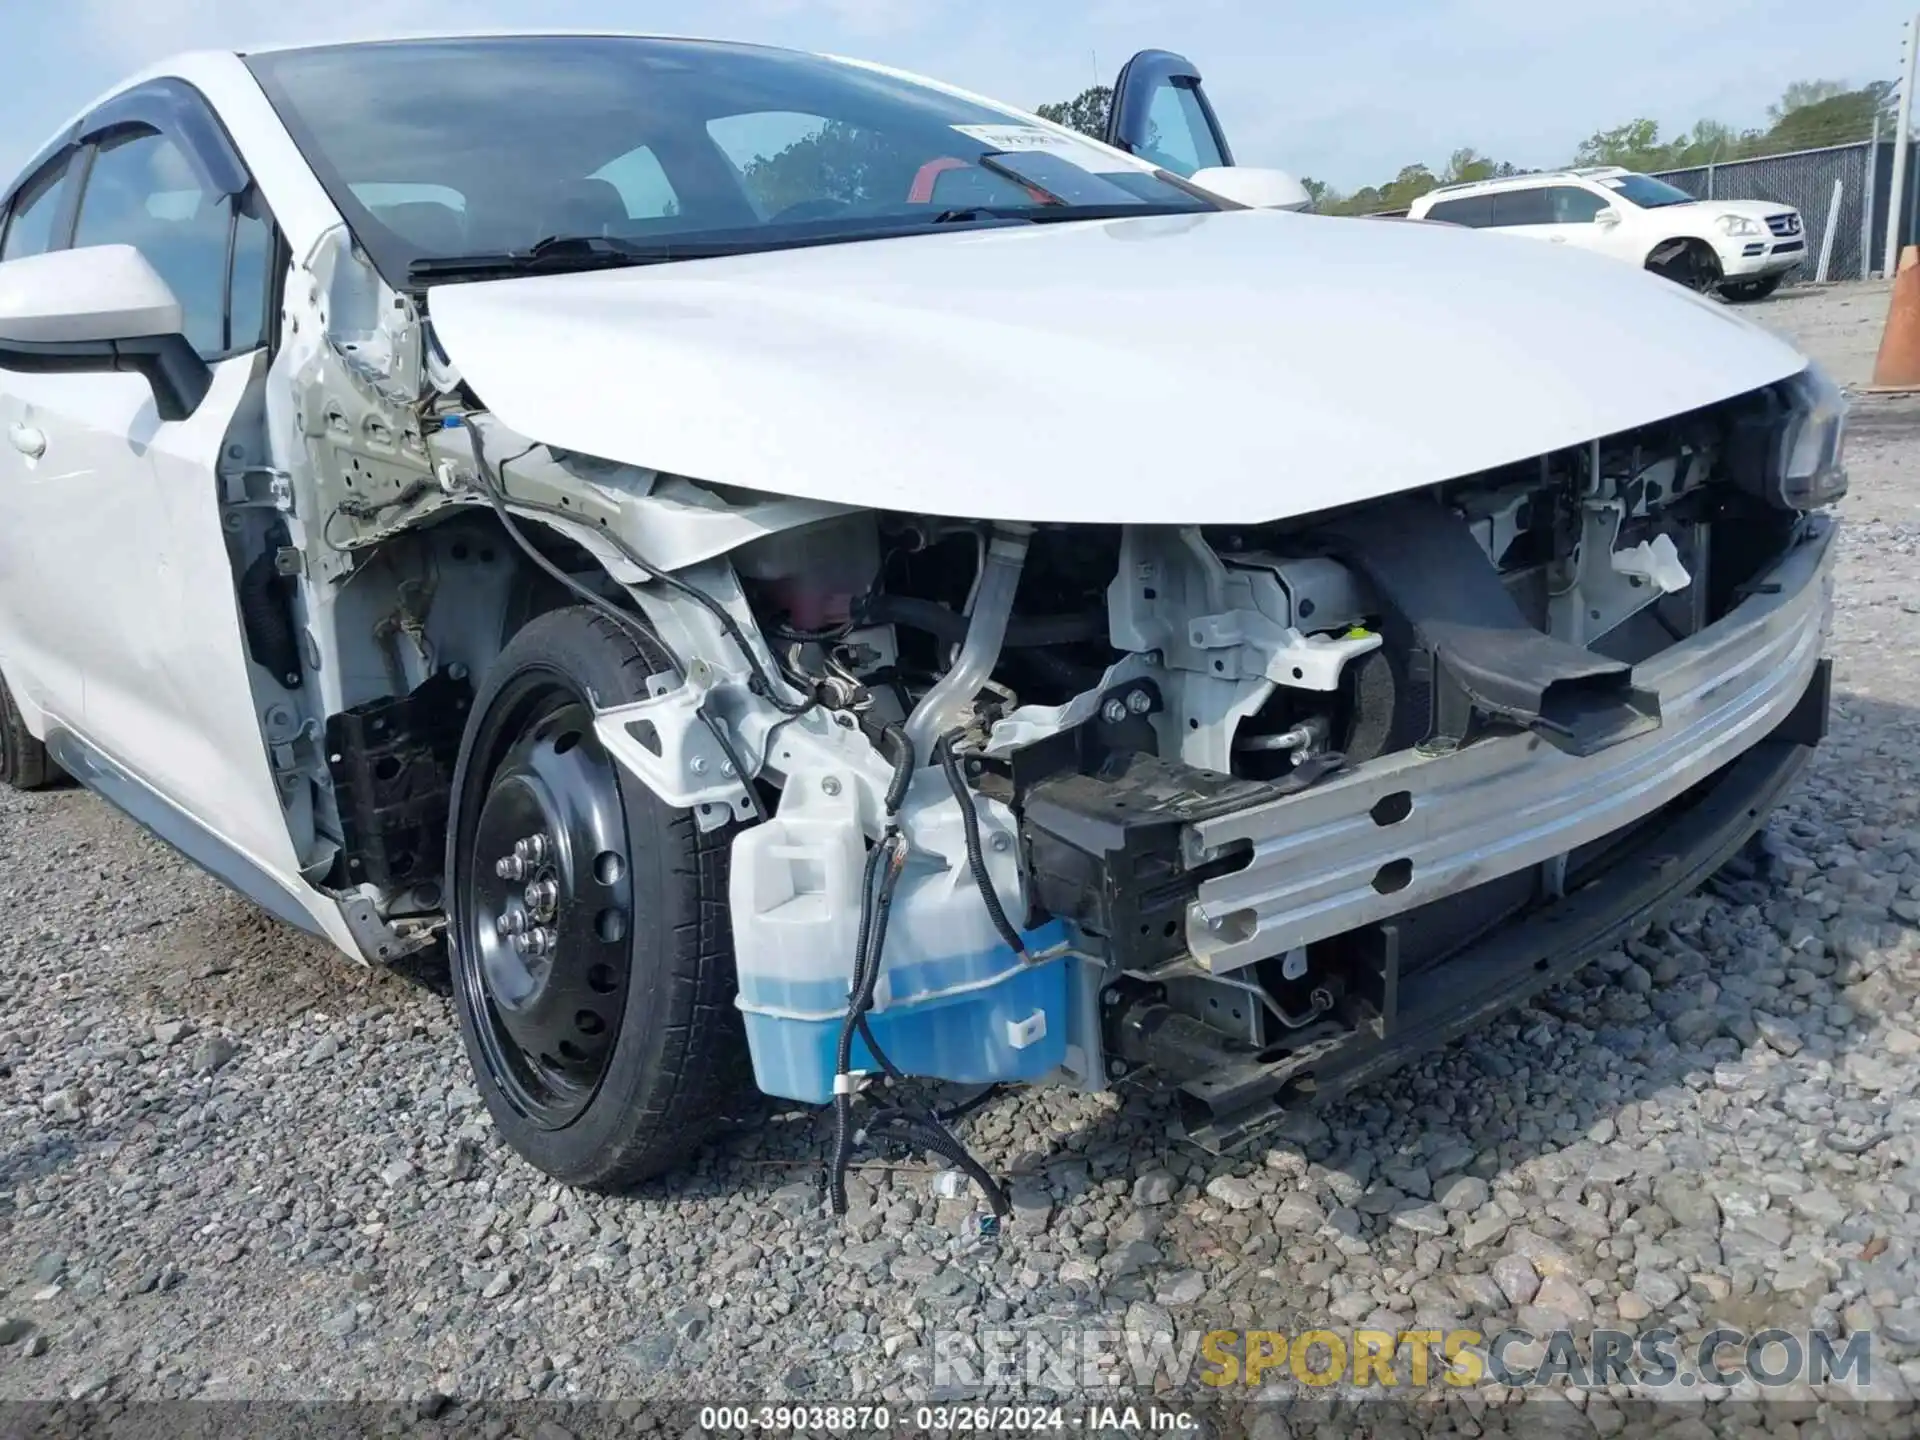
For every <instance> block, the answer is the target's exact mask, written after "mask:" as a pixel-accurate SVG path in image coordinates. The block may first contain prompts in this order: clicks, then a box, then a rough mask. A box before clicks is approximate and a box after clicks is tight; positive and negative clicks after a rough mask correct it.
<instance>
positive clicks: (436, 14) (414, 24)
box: [0, 0, 1915, 190]
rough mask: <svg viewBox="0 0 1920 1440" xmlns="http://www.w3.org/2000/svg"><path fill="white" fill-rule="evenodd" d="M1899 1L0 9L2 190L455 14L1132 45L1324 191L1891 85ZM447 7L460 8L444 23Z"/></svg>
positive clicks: (429, 3)
mask: <svg viewBox="0 0 1920 1440" xmlns="http://www.w3.org/2000/svg"><path fill="white" fill-rule="evenodd" d="M1914 3H1915V0H1829V3H1826V4H1816V5H1810V4H1807V3H1806V0H1694V3H1693V4H1692V5H1676V4H1674V3H1673V0H1607V3H1605V4H1598V3H1587V0H1347V3H1346V4H1344V5H1341V4H1328V3H1326V0H463V3H462V4H460V5H459V6H457V7H452V8H451V9H450V7H449V6H448V5H447V4H446V3H445V0H0V182H3V181H4V180H5V179H8V178H11V177H12V176H13V175H14V174H15V173H16V172H17V171H18V170H19V169H20V168H21V167H22V166H23V165H24V164H25V162H26V161H27V160H28V159H29V158H30V157H31V156H32V155H33V154H34V152H35V151H37V150H38V149H39V148H40V146H41V145H42V143H43V142H44V141H46V140H47V139H48V138H50V137H51V135H52V134H53V133H54V132H55V131H56V130H57V129H59V128H60V127H61V126H62V125H63V124H65V123H66V122H67V120H69V119H70V118H71V117H72V116H73V115H74V114H75V113H76V112H77V111H79V110H80V109H81V108H82V107H83V106H85V105H87V104H88V103H89V102H90V101H92V100H93V99H94V98H96V97H97V96H98V95H99V94H100V93H101V92H103V91H105V90H106V89H108V88H109V87H111V86H112V85H114V84H115V83H116V82H117V81H118V80H119V79H120V78H121V77H123V76H125V75H127V74H129V73H131V72H132V71H134V70H136V69H139V68H141V67H143V66H145V65H147V64H150V63H152V62H154V61H156V60H160V59H162V58H164V57H166V56H167V55H170V54H172V53H175V52H177V51H180V50H185V49H198V48H223V49H245V48H247V47H249V46H254V45H263V44H287V43H304V42H313V41H320V40H338V39H351V38H362V37H368V36H376V35H389V34H396V33H413V32H420V31H431V30H434V29H436V28H445V27H447V26H448V25H449V24H455V25H457V26H459V27H460V28H463V29H492V28H500V27H525V28H541V27H546V28H556V29H557V28H595V27H600V28H607V29H622V30H642V31H650V32H658V33H664V34H693V35H702V36H707V37H711V38H717V39H734V40H754V41H760V42H763V43H767V44H775V45H788V46H793V47H795V48H798V49H806V50H823V51H829V52H832V53H835V54H842V55H851V56H856V57H858V58H861V59H866V60H875V61H880V62H883V63H886V64H890V65H896V66H899V67H901V68H904V69H908V70H914V71H918V72H920V73H922V74H927V75H932V76H934V77H936V78H938V79H942V80H946V81H948V82H950V83H953V84H957V85H961V86H965V87H966V88H968V89H971V90H975V91H978V92H980V93H983V94H986V95H990V96H992V97H994V98H995V99H998V100H1002V101H1005V102H1007V103H1009V104H1013V105H1017V106H1020V107H1022V108H1031V107H1033V106H1035V105H1038V104H1041V103H1043V102H1046V101H1050V100H1060V99H1066V98H1070V97H1071V96H1073V95H1075V94H1077V93H1078V92H1079V91H1080V90H1082V89H1083V88H1085V87H1086V86H1088V85H1090V84H1094V83H1096V82H1099V83H1111V82H1112V79H1113V77H1114V74H1115V73H1116V72H1117V71H1118V70H1119V68H1120V66H1121V64H1122V63H1124V62H1125V60H1126V59H1127V57H1128V56H1129V55H1131V54H1132V53H1133V52H1134V51H1136V50H1140V49H1145V48H1157V49H1167V50H1176V51H1179V52H1180V53H1182V54H1184V55H1186V56H1187V57H1188V58H1189V59H1191V60H1193V61H1194V62H1195V63H1196V64H1197V65H1198V67H1199V69H1200V71H1201V73H1202V74H1203V75H1204V76H1205V77H1206V88H1207V93H1208V95H1209V97H1210V98H1211V99H1212V101H1213V105H1214V109H1215V110H1216V111H1217V112H1218V114H1219V116H1220V119H1221V123H1222V125H1223V126H1224V127H1225V129H1226V132H1227V138H1228V140H1229V142H1230V143H1231V144H1232V146H1233V149H1234V158H1235V159H1236V160H1237V161H1238V162H1239V163H1241V164H1243V165H1272V166H1278V167H1280V168H1283V169H1287V170H1291V171H1293V172H1295V173H1296V174H1302V175H1310V176H1313V177H1315V178H1317V179H1321V180H1327V181H1331V182H1332V183H1333V184H1334V185H1336V186H1338V187H1339V188H1341V189H1343V190H1351V189H1355V188H1358V187H1359V186H1361V185H1364V184H1371V183H1377V182H1380V181H1383V180H1386V179H1390V178H1391V177H1392V176H1393V175H1394V174H1395V173H1396V172H1397V171H1398V170H1399V169H1400V167H1401V166H1402V165H1405V164H1409V163H1412V162H1414V161H1425V162H1426V163H1428V164H1429V165H1431V166H1433V167H1434V168H1435V169H1438V168H1440V167H1442V166H1443V165H1444V164H1445V163H1446V160H1447V157H1448V155H1449V154H1450V153H1451V152H1452V151H1453V150H1454V149H1455V148H1457V147H1459V146H1462V145H1470V146H1472V147H1473V148H1475V149H1476V150H1478V151H1480V152H1481V153H1482V154H1486V155H1491V156H1493V157H1495V158H1498V159H1503V160H1510V161H1512V162H1514V163H1515V164H1518V165H1522V166H1527V167H1534V166H1546V165H1553V164H1558V163H1562V162H1564V161H1566V160H1567V159H1568V158H1570V157H1571V155H1572V152H1573V149H1574V147H1575V146H1576V145H1578V144H1579V142H1580V141H1581V140H1582V139H1583V138H1585V137H1586V136H1587V135H1589V134H1591V133H1593V132H1594V131H1595V130H1599V129H1604V128H1609V127H1611V126H1613V125H1617V124H1620V123H1623V122H1625V121H1627V120H1630V119H1633V118H1635V117H1637V116H1648V117H1651V118H1653V119H1656V120H1659V121H1660V122H1661V126H1662V129H1663V131H1666V132H1669V133H1670V132H1672V131H1674V130H1678V129H1683V128H1685V127H1686V126H1688V125H1691V124H1692V123H1693V122H1694V121H1695V120H1698V119H1700V118H1702V117H1711V118H1714V119H1720V120H1724V121H1726V122H1728V123H1730V124H1733V125H1736V126H1744V125H1758V124H1763V123H1764V120H1765V111H1766V107H1767V105H1768V104H1769V103H1770V102H1772V101H1773V100H1775V99H1776V98H1778V96H1779V94H1780V92H1781V91H1782V90H1784V89H1785V88H1786V86H1787V85H1788V84H1789V83H1790V82H1792V81H1794V80H1800V79H1816V78H1818V79H1838V80H1847V81H1850V82H1852V83H1854V84H1863V83H1865V82H1866V81H1869V80H1874V79H1892V78H1895V76H1896V74H1897V72H1898V70H1899V67H1900V56H1901V49H1900V46H1901V43H1902V35H1903V24H1904V22H1905V21H1906V19H1907V18H1908V16H1909V15H1910V14H1911V13H1912V11H1911V10H1910V9H1909V8H1908V7H1909V6H1911V5H1913V4H1914ZM450 16H457V19H450Z"/></svg>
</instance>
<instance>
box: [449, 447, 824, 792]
mask: <svg viewBox="0 0 1920 1440" xmlns="http://www.w3.org/2000/svg"><path fill="white" fill-rule="evenodd" d="M466 429H467V433H468V435H469V436H470V437H471V438H472V441H473V459H474V467H475V469H476V471H477V472H478V474H479V477H480V488H481V490H482V491H483V492H484V493H485V495H486V497H487V503H488V504H489V505H491V506H492V507H493V513H494V514H495V515H497V516H499V518H500V524H501V527H502V528H503V529H505V530H506V532H507V537H508V538H509V539H510V540H512V541H513V543H514V544H515V545H518V546H519V547H520V549H521V550H522V551H524V552H525V553H526V556H527V558H528V559H529V560H531V561H533V563H534V564H535V565H537V566H539V567H540V568H541V569H542V570H544V571H545V572H546V573H547V574H548V575H550V576H552V577H553V578H554V579H555V580H557V581H558V582H559V583H560V584H562V585H564V586H565V587H566V588H567V589H568V590H571V591H572V592H573V593H574V594H576V595H578V596H579V597H580V598H581V599H582V600H584V601H586V602H587V604H589V605H591V606H592V607H593V608H594V609H596V610H598V611H600V612H601V613H602V614H603V615H605V616H607V617H608V618H609V619H611V620H612V621H613V622H614V624H616V625H618V626H620V627H621V628H622V629H624V630H626V631H627V633H629V634H630V635H633V636H634V637H635V638H637V639H638V640H639V641H640V642H641V648H642V650H645V649H647V648H648V647H649V646H658V647H659V648H660V649H661V650H662V651H664V652H665V653H666V656H667V658H668V660H669V661H670V662H672V665H673V668H674V669H675V670H676V671H677V672H678V673H679V675H680V677H681V679H682V680H684V679H685V678H686V674H687V667H686V664H685V662H683V661H682V660H681V659H680V657H679V656H678V655H675V654H674V653H673V650H672V648H671V647H669V646H668V645H667V643H666V642H665V641H664V640H662V639H661V638H660V637H659V636H658V635H656V634H654V633H653V631H652V629H651V628H649V627H648V626H647V624H646V623H645V622H644V621H643V620H641V619H640V617H639V616H637V615H635V614H634V613H633V612H632V611H630V610H623V609H621V608H620V607H619V606H618V605H616V604H614V603H613V602H612V601H611V600H609V599H607V597H606V596H604V595H601V594H599V593H597V592H596V591H594V590H593V589H592V588H590V587H589V586H586V585H583V584H581V583H580V582H579V581H578V580H576V579H574V577H573V576H571V575H569V574H568V573H567V572H566V571H565V570H562V569H561V568H560V567H559V566H558V565H556V564H554V563H553V561H551V560H549V559H548V558H547V557H546V556H545V555H542V554H541V553H540V551H539V549H538V547H536V546H535V545H534V543H533V542H532V541H531V540H529V539H528V538H527V537H526V533H525V532H524V531H522V530H521V528H520V526H519V523H518V522H517V521H516V520H515V519H514V518H513V512H512V511H510V510H508V509H507V502H506V492H505V491H504V490H503V489H501V488H500V486H499V485H498V484H497V482H496V479H495V476H494V475H493V474H491V473H489V470H490V468H491V467H490V463H489V461H488V460H487V453H486V444H485V442H484V441H482V440H481V438H480V432H479V431H478V430H476V429H474V428H473V427H472V426H471V425H469V426H467V427H466ZM520 453H521V454H522V455H525V454H527V453H528V452H527V451H525V450H523V451H521V452H520ZM515 458H516V459H517V458H519V457H517V456H516V457H515ZM536 508H538V507H536ZM687 588H689V589H690V588H692V587H690V586H689V587H687ZM729 618H731V617H729ZM752 658H753V657H752V654H751V652H748V659H750V660H751V659H752ZM803 708H808V707H803ZM694 713H695V714H696V715H698V716H699V717H700V719H701V721H702V723H704V724H705V725H706V727H707V730H708V732H709V733H710V734H711V735H712V736H713V739H714V743H715V744H716V745H718V746H719V747H720V753H721V754H723V755H725V756H726V757H727V763H728V764H730V765H732V766H733V769H734V773H735V774H736V775H738V776H739V777H740V784H741V785H742V786H743V787H744V788H745V789H746V792H747V803H748V804H749V805H751V806H752V807H753V814H754V818H755V819H756V820H760V821H765V820H766V819H767V818H768V816H767V805H766V802H765V801H764V800H762V799H761V798H760V792H759V790H758V789H756V788H755V786H754V783H753V777H752V776H751V775H750V774H749V773H748V771H747V767H746V762H745V761H744V760H743V759H741V756H740V752H739V750H738V749H737V748H735V746H734V743H733V739H732V737H731V736H729V735H728V734H727V731H726V727H725V726H724V725H722V724H721V723H720V722H719V721H718V719H717V718H716V717H715V716H713V715H711V714H709V713H708V711H707V707H706V705H705V704H702V705H701V706H700V708H699V709H698V710H696V711H695V712H694Z"/></svg>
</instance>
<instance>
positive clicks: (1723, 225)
mask: <svg viewBox="0 0 1920 1440" xmlns="http://www.w3.org/2000/svg"><path fill="white" fill-rule="evenodd" d="M1713 223H1714V224H1716V225H1718V226H1719V227H1720V233H1721V234H1722V235H1764V234H1766V233H1767V227H1766V226H1764V225H1762V224H1761V223H1760V222H1759V221H1758V220H1749V219H1748V218H1747V217H1746V216H1744V215H1722V216H1721V217H1720V218H1719V219H1717V220H1715V221H1714V222H1713Z"/></svg>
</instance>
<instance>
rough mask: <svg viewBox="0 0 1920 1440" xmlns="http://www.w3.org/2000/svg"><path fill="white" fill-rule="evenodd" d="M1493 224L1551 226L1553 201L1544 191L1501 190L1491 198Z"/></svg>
mask: <svg viewBox="0 0 1920 1440" xmlns="http://www.w3.org/2000/svg"><path fill="white" fill-rule="evenodd" d="M1493 223H1494V224H1495V225H1497V226H1507V225H1551V224H1552V223H1553V201H1552V200H1551V199H1550V198H1549V197H1548V195H1547V192H1546V191H1545V190H1502V191H1501V192H1500V193H1499V194H1497V195H1495V196H1494V197H1493Z"/></svg>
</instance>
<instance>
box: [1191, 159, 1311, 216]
mask: <svg viewBox="0 0 1920 1440" xmlns="http://www.w3.org/2000/svg"><path fill="white" fill-rule="evenodd" d="M1187 181H1188V183H1189V184H1193V185H1198V186H1199V187H1200V188H1201V189H1202V190H1211V191H1212V192H1213V193H1214V194H1215V195H1218V196H1219V197H1220V198H1221V199H1223V200H1231V201H1233V202H1235V203H1236V204H1239V205H1246V206H1250V207H1251V208H1253V209H1255V210H1311V209H1312V208H1313V197H1312V196H1311V195H1309V194H1307V187H1306V186H1304V185H1302V184H1301V183H1300V181H1299V180H1298V179H1297V178H1296V177H1294V176H1293V175H1291V174H1289V173H1288V172H1287V171H1285V170H1265V169H1262V168H1260V167H1259V166H1257V165H1213V166H1209V167H1208V168H1207V169H1205V170H1196V171H1194V172H1193V174H1191V175H1189V176H1188V177H1187Z"/></svg>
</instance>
